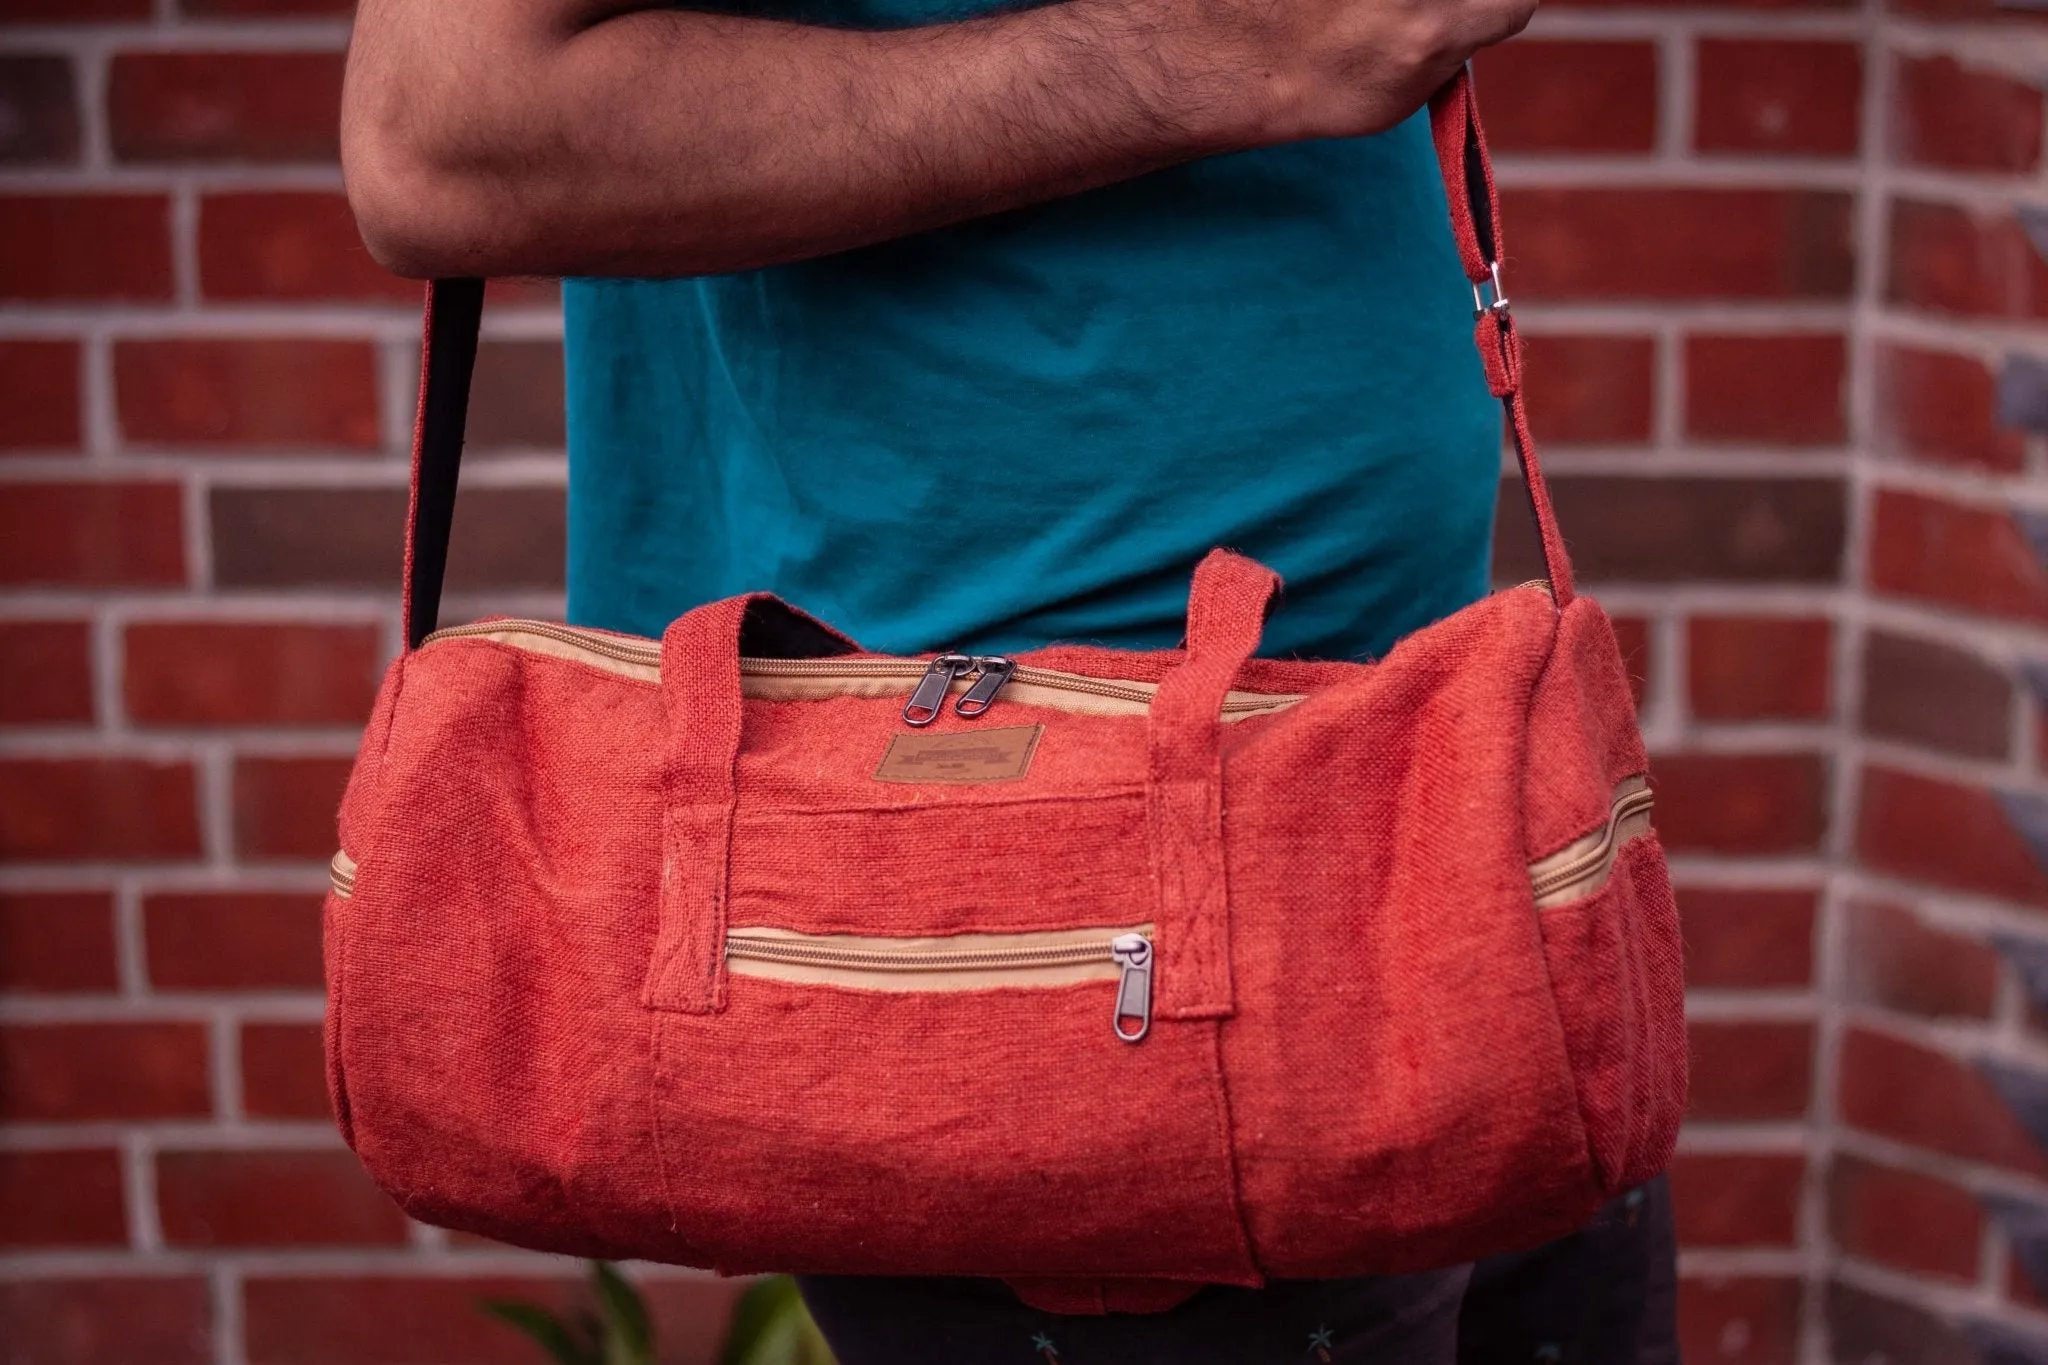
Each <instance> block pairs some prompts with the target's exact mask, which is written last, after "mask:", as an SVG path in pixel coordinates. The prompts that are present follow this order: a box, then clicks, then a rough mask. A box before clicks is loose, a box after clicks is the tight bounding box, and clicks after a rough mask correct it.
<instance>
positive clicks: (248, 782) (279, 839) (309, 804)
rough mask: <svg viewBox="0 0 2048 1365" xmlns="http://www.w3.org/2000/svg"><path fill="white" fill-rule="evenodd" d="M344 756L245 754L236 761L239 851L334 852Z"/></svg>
mask: <svg viewBox="0 0 2048 1365" xmlns="http://www.w3.org/2000/svg"><path fill="white" fill-rule="evenodd" d="M349 767H350V760H348V759H346V758H243V759H238V760H236V762H235V851H236V852H237V853H239V854H240V855H241V856H243V857H245V858H312V859H318V860H319V861H321V862H323V863H324V862H326V861H327V860H328V859H329V858H331V857H333V856H334V838H335V836H334V819H335V812H336V811H338V810H339V809H340V808H341V791H342V788H343V787H344V786H345V785H347V783H348V772H349Z"/></svg>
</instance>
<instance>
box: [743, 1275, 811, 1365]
mask: <svg viewBox="0 0 2048 1365" xmlns="http://www.w3.org/2000/svg"><path fill="white" fill-rule="evenodd" d="M718 1365H832V1351H831V1348H830V1347H828V1346H827V1345H826V1344H825V1337H824V1334H823V1333H821V1332H819V1331H818V1327H817V1324H816V1323H814V1322H812V1321H811V1315H810V1313H809V1311H808V1310H806V1309H805V1308H804V1301H803V1296H802V1295H800V1294H798V1293H797V1288H796V1281H795V1280H792V1279H790V1278H789V1277H788V1276H787V1275H775V1276H771V1277H769V1278H767V1279H764V1280H759V1281H757V1282H756V1283H755V1284H754V1285H753V1286H752V1287H750V1288H749V1289H748V1290H747V1292H746V1293H744V1294H742V1295H741V1296H740V1300H739V1302H738V1303H737V1304H735V1305H734V1307H733V1315H732V1328H731V1330H730V1331H729V1332H728V1334H727V1336H726V1341H725V1349H724V1350H723V1351H722V1352H721V1353H720V1354H719V1357H718Z"/></svg>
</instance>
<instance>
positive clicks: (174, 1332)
mask: <svg viewBox="0 0 2048 1365" xmlns="http://www.w3.org/2000/svg"><path fill="white" fill-rule="evenodd" d="M210 1304H211V1299H210V1296H209V1293H208V1290H207V1285H206V1281H205V1280H203V1279H201V1278H200V1277H198V1276H196V1275H192V1276H186V1275H177V1276H158V1275H152V1276H149V1277H147V1278H143V1277H133V1278H131V1277H127V1276H108V1275H95V1276H93V1277H91V1278H90V1279H44V1278H37V1279H27V1280H10V1281H4V1282H0V1322H4V1323H6V1324H7V1333H8V1338H9V1340H8V1345H9V1348H10V1353H11V1356H12V1359H13V1360H15V1361H19V1362H23V1365H27V1363H28V1362H42V1361H51V1362H61V1363H62V1365H139V1363H140V1362H147V1365H210V1363H211V1362H212V1360H213V1336H212V1325H211V1316H212V1310H211V1307H210Z"/></svg>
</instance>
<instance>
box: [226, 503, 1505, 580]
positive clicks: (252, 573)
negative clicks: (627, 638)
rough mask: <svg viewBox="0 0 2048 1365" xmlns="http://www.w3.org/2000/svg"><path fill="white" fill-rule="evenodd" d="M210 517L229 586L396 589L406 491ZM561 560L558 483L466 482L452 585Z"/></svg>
mask: <svg viewBox="0 0 2048 1365" xmlns="http://www.w3.org/2000/svg"><path fill="white" fill-rule="evenodd" d="M212 519H213V538H214V539H213V567H214V578H215V581H216V582H218V583H220V584H221V585H222V586H223V587H232V588H272V587H350V588H371V589H374V590H376V591H378V592H381V593H395V592H396V591H397V588H398V582H399V560H400V556H399V550H400V545H401V542H402V539H403V536H404V530H405V491H404V490H403V489H397V488H390V489H384V488H344V489H308V488H216V489H215V490H213V496H212ZM1525 520H1526V518H1525ZM563 556H564V539H563V522H562V490H561V489H560V488H468V489H465V490H464V491H463V493H462V496H461V497H459V498H457V499H456V501H455V530H454V534H453V539H452V542H451V545H450V549H449V564H448V582H449V586H450V587H451V588H452V589H454V590H456V591H465V590H475V589H480V588H539V589H559V588H560V587H561V586H562V565H563Z"/></svg>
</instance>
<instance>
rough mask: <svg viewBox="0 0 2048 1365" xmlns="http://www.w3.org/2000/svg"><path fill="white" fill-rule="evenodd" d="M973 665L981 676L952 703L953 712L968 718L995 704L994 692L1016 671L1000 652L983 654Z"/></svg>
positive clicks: (1000, 688)
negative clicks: (979, 671)
mask: <svg viewBox="0 0 2048 1365" xmlns="http://www.w3.org/2000/svg"><path fill="white" fill-rule="evenodd" d="M974 666H975V667H976V668H978V669H980V670H981V676H980V677H978V678H976V679H975V680H974V686H972V687H970V688H968V689H967V690H966V691H965V692H962V693H961V694H960V700H958V701H956V702H954V703H953V710H954V711H955V713H957V714H959V715H962V716H966V717H967V718H968V719H969V720H972V719H973V718H974V717H976V716H978V715H980V714H981V713H982V712H984V711H986V710H988V708H989V707H991V706H993V705H994V704H995V700H996V693H998V692H1000V691H1002V690H1003V684H1004V683H1006V682H1008V681H1009V680H1010V675H1011V674H1012V673H1015V672H1016V671H1017V665H1016V664H1015V663H1014V662H1013V661H1011V660H1009V659H1006V658H1004V657H1003V656H1002V655H1000V654H984V655H982V656H980V657H979V658H977V659H976V660H975V661H974Z"/></svg>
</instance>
